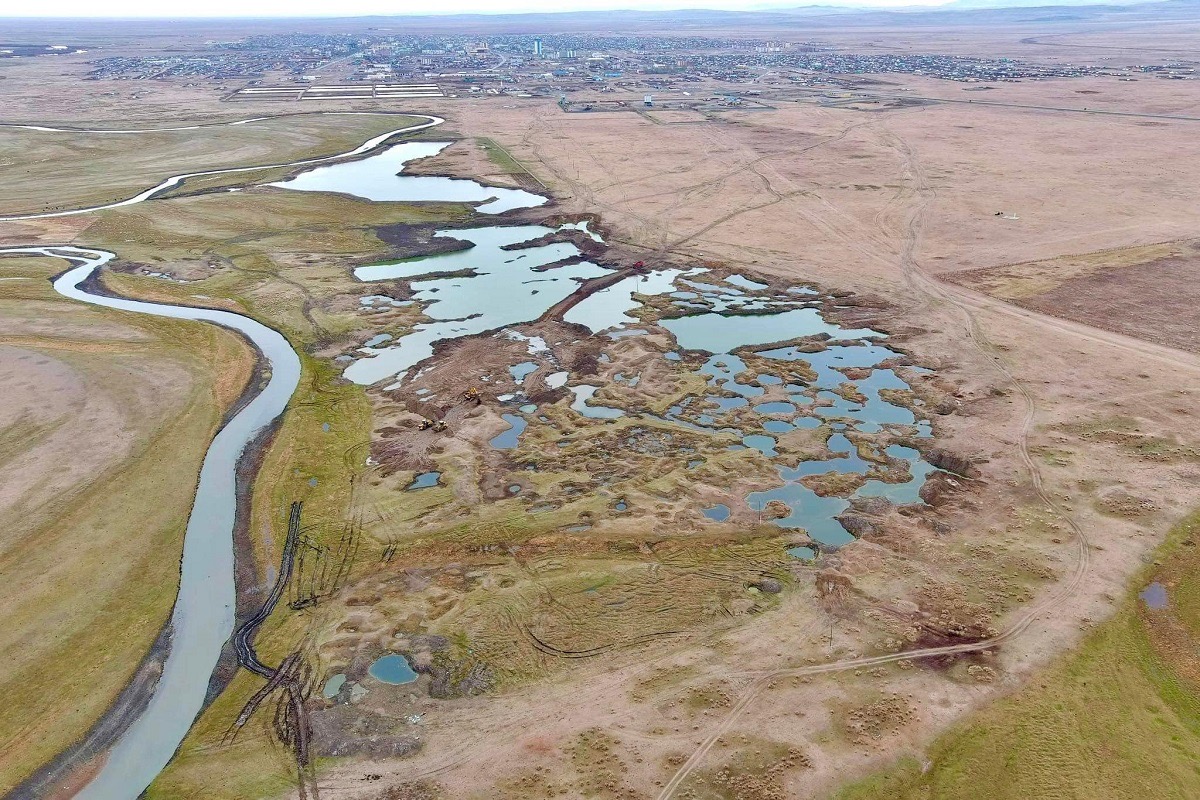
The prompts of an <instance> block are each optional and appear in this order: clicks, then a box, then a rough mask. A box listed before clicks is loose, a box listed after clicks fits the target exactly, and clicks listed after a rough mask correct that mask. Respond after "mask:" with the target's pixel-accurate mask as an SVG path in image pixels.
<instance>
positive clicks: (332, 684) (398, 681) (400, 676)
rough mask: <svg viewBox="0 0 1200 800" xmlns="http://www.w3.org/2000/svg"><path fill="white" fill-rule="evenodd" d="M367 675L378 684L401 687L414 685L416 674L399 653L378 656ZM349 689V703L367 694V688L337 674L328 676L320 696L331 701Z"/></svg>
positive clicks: (341, 673) (343, 675) (345, 676)
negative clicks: (408, 684) (344, 689)
mask: <svg viewBox="0 0 1200 800" xmlns="http://www.w3.org/2000/svg"><path fill="white" fill-rule="evenodd" d="M367 674H368V675H370V676H371V677H372V678H374V679H375V680H377V681H379V682H380V683H386V684H388V685H389V686H403V685H405V684H407V683H414V682H416V680H417V677H418V676H417V673H416V671H415V670H413V668H412V666H411V665H410V664H409V663H408V659H407V658H405V657H404V656H402V655H400V654H399V653H388V654H387V655H384V656H380V657H379V658H377V659H375V660H374V661H373V662H371V666H370V667H368V668H367ZM346 687H349V689H350V699H351V701H352V702H353V701H357V700H359V699H361V698H362V697H363V696H364V695H366V693H367V687H365V686H363V685H362V684H359V683H354V682H353V681H350V680H349V679H348V677H347V675H346V673H344V672H339V673H337V674H335V675H330V676H329V678H328V679H326V681H325V684H324V686H322V687H321V696H322V697H324V698H325V699H326V700H332V699H333V698H335V697H337V696H338V695H339V694H341V692H342V689H343V688H346Z"/></svg>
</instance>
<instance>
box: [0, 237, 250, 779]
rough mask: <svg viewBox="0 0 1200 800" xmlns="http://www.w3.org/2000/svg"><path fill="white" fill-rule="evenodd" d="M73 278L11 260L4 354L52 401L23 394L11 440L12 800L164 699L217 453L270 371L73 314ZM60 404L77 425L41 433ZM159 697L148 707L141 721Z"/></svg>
mask: <svg viewBox="0 0 1200 800" xmlns="http://www.w3.org/2000/svg"><path fill="white" fill-rule="evenodd" d="M62 268H63V262H62V261H61V260H59V259H49V258H36V257H30V256H23V257H21V258H19V259H18V258H13V257H5V258H0V271H2V272H3V275H4V276H5V278H6V280H4V281H2V282H0V318H2V319H3V320H4V326H3V327H4V334H3V335H2V336H0V346H2V347H4V348H7V349H9V352H13V353H21V352H23V353H25V354H26V355H25V360H24V361H17V362H15V363H17V364H20V365H22V366H21V369H22V370H27V371H28V373H29V375H30V376H34V375H36V377H34V378H32V379H33V380H35V381H36V383H35V384H33V385H35V386H40V387H42V392H39V393H30V394H28V396H26V393H25V392H24V391H23V390H22V389H20V388H18V387H20V386H21V385H22V379H19V378H16V377H14V378H13V380H12V381H11V382H7V385H8V386H9V388H10V391H12V394H10V395H8V398H9V404H8V406H7V409H8V410H9V413H13V414H17V420H18V421H19V422H18V426H17V427H16V428H7V429H6V430H8V431H13V432H18V433H20V432H21V431H22V429H23V433H24V435H23V436H21V438H18V439H15V440H8V441H9V442H10V444H8V445H7V446H6V447H5V449H4V457H5V458H4V460H5V463H6V465H7V467H8V469H10V470H14V471H15V472H14V476H20V477H14V479H13V480H11V481H8V482H6V488H5V496H6V497H5V500H6V502H5V504H4V509H5V510H6V511H8V512H10V513H16V514H19V515H20V518H21V519H20V522H19V523H18V522H17V521H16V520H15V519H13V518H10V517H7V516H3V517H0V519H5V520H6V522H5V525H4V529H5V530H7V531H9V532H10V533H9V534H8V535H6V536H5V538H4V539H3V546H2V547H0V572H2V573H3V574H4V575H5V576H6V578H5V587H6V589H5V592H4V596H3V598H0V607H2V608H4V609H5V611H4V617H5V620H6V624H5V626H4V631H3V633H0V643H2V644H3V647H4V649H5V652H8V653H9V654H10V656H11V658H10V661H9V665H10V666H9V668H8V669H6V671H5V674H4V675H3V676H0V689H3V691H5V692H6V694H7V696H10V697H20V698H22V700H21V702H19V703H8V704H5V705H4V706H3V708H0V787H2V790H0V791H3V792H7V791H10V790H11V789H12V788H13V787H15V786H16V785H17V784H18V783H20V782H21V781H23V780H25V779H27V778H28V777H29V776H31V775H32V774H33V772H34V770H36V769H37V768H39V767H41V766H43V765H44V764H45V763H46V762H47V761H48V760H49V759H51V758H52V757H53V756H54V755H55V754H56V753H58V752H59V751H61V750H63V749H65V748H67V747H68V746H69V745H71V744H72V742H73V741H74V740H76V739H77V738H78V737H80V736H81V735H82V734H83V732H85V731H87V730H89V728H91V727H92V726H93V725H94V724H95V723H96V722H97V720H100V719H101V718H102V717H103V716H104V715H105V711H106V709H108V708H110V706H111V705H112V704H113V703H114V702H115V701H116V698H117V697H118V696H119V695H120V694H122V692H123V691H124V690H125V688H126V687H127V686H128V685H131V684H136V685H138V686H141V687H143V689H145V688H147V687H152V684H153V681H154V679H155V677H156V675H157V668H156V666H155V662H156V661H157V659H156V658H155V656H154V654H157V653H159V651H161V650H162V645H163V641H162V640H161V637H160V631H161V630H162V628H163V625H164V624H165V623H166V621H167V618H168V617H169V615H170V611H171V607H172V604H173V602H174V597H175V586H176V585H177V583H178V569H179V568H178V564H179V557H180V553H181V552H182V547H183V544H182V543H183V530H184V525H185V522H186V518H187V514H188V510H189V509H190V507H191V503H192V496H193V494H194V491H195V483H196V475H197V473H198V472H199V468H200V462H201V460H202V458H203V453H204V449H205V447H206V446H207V443H208V442H209V441H211V439H212V437H213V434H214V433H215V432H216V430H217V428H218V426H219V425H220V422H221V418H222V415H223V414H224V412H225V410H226V409H227V408H229V407H231V406H232V405H233V404H235V403H236V399H237V397H238V395H239V394H240V393H241V392H243V391H244V389H245V387H246V386H247V384H248V383H249V380H250V375H251V365H252V362H253V353H252V351H250V350H249V349H248V348H246V347H245V345H244V344H243V342H242V341H241V340H240V339H239V338H238V337H237V336H236V335H235V334H232V333H230V332H228V331H225V330H223V329H219V328H213V327H212V326H205V325H197V324H193V323H188V322H178V321H167V320H161V319H153V318H148V317H145V316H142V315H134V314H129V313H124V312H120V311H113V310H106V309H100V308H96V307H88V306H85V305H83V304H80V303H77V302H75V301H71V300H67V299H65V298H63V297H61V296H60V295H58V294H56V293H55V292H54V290H53V289H52V288H51V286H50V282H49V280H50V278H51V276H52V275H54V274H57V273H59V272H61V271H62ZM10 363H12V362H10ZM25 365H29V366H25ZM55 374H58V375H62V376H63V378H64V379H65V380H66V381H67V383H65V384H62V385H56V383H55V381H54V378H53V377H52V376H53V375H55ZM47 381H49V382H48V383H47ZM59 405H63V406H64V408H63V411H64V412H66V410H67V409H68V408H70V409H72V411H71V412H70V416H68V417H63V418H61V419H57V420H56V419H54V417H53V416H51V417H49V418H48V419H46V421H45V422H42V423H38V422H36V419H37V416H38V415H39V414H42V413H46V412H47V411H51V412H52V410H53V409H54V408H56V407H57V406H59ZM22 409H25V410H22ZM39 409H40V410H39ZM30 415H32V416H30ZM20 420H24V421H23V422H20ZM29 434H33V435H32V436H30V435H29ZM44 470H52V473H51V475H50V476H48V477H47V476H43V477H37V476H40V475H41V473H42V471H44ZM34 481H45V482H44V483H40V484H39V483H35V482H34ZM22 486H26V488H21V487H22ZM14 493H15V494H14ZM2 513H3V511H0V514H2ZM47 609H54V616H53V617H52V618H48V617H47ZM47 624H49V625H51V626H52V627H53V629H54V631H55V634H56V635H54V636H46V635H45V631H46V626H47ZM155 642H157V644H154V643H155ZM148 650H149V651H150V652H151V654H152V655H151V656H150V657H148V658H146V654H147V651H148ZM139 663H140V664H141V666H139ZM134 676H140V677H138V678H136V679H135V677H134ZM145 697H146V694H145V692H141V691H134V692H132V694H131V695H130V696H129V697H128V698H126V702H124V704H123V705H124V707H125V708H127V709H128V708H135V707H137V706H139V705H141V704H142V703H143V702H144V699H145Z"/></svg>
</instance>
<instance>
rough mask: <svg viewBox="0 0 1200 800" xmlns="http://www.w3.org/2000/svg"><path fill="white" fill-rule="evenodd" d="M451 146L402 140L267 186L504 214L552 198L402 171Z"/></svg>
mask: <svg viewBox="0 0 1200 800" xmlns="http://www.w3.org/2000/svg"><path fill="white" fill-rule="evenodd" d="M450 145H451V142H402V143H401V144H396V145H392V146H391V147H388V148H386V149H384V150H382V151H381V152H379V153H377V154H376V155H373V156H368V157H367V158H364V159H362V160H360V161H347V162H343V163H341V164H331V165H329V166H326V167H317V168H315V169H311V170H309V171H308V172H302V173H300V174H299V175H297V176H296V177H294V178H290V179H288V180H285V181H278V182H275V183H270V184H268V185H269V186H278V187H280V188H282V189H293V190H295V191H300V192H337V193H339V194H352V195H354V196H355V197H363V198H366V199H367V200H377V201H401V202H410V203H412V202H445V203H470V204H472V205H475V204H479V205H476V207H475V210H476V211H478V212H479V213H481V214H500V213H503V212H505V211H511V210H512V209H515V208H533V207H535V206H540V205H544V204H545V203H546V202H547V198H545V197H542V196H541V195H537V194H533V193H532V192H527V191H525V190H524V189H504V188H498V187H495V186H484V185H483V184H481V183H477V182H476V181H472V180H466V179H463V178H440V177H433V176H427V175H402V174H400V171H401V170H403V169H404V165H405V164H408V163H409V162H411V161H416V160H418V159H421V158H428V157H430V156H435V155H437V154H438V153H440V152H442V151H443V150H445V149H446V148H447V147H449V146H450ZM485 201H486V202H485Z"/></svg>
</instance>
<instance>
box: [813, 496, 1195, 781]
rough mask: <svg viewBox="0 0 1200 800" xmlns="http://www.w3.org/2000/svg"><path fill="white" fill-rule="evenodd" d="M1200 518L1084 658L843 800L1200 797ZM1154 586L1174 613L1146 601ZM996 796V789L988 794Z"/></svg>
mask: <svg viewBox="0 0 1200 800" xmlns="http://www.w3.org/2000/svg"><path fill="white" fill-rule="evenodd" d="M1198 533H1200V513H1196V514H1193V515H1192V516H1190V517H1188V518H1187V519H1185V520H1184V521H1182V522H1181V523H1179V524H1178V525H1177V526H1176V527H1175V528H1174V529H1173V530H1172V531H1171V533H1170V535H1169V537H1168V540H1167V542H1166V543H1165V544H1164V545H1163V546H1162V547H1161V548H1160V549H1159V551H1158V561H1157V562H1155V564H1154V565H1153V566H1151V567H1148V568H1147V569H1145V570H1143V571H1142V572H1141V573H1139V575H1138V576H1137V577H1136V578H1135V580H1134V582H1133V588H1132V589H1131V590H1130V592H1129V594H1128V596H1127V597H1126V598H1125V600H1124V602H1123V603H1122V605H1121V607H1120V608H1119V609H1118V611H1117V613H1116V615H1115V616H1114V617H1113V618H1112V619H1111V620H1109V621H1107V622H1105V623H1104V624H1103V625H1101V626H1100V627H1099V628H1098V629H1096V630H1095V631H1094V632H1092V633H1091V634H1090V635H1089V636H1088V637H1087V638H1086V639H1085V640H1084V642H1083V645H1082V646H1081V648H1080V649H1079V651H1078V652H1076V653H1073V654H1071V655H1068V656H1066V657H1064V658H1062V659H1060V660H1059V661H1058V662H1057V663H1056V664H1055V665H1053V666H1051V667H1050V668H1048V669H1047V670H1046V671H1044V672H1043V673H1042V674H1041V675H1039V676H1037V677H1035V678H1034V679H1033V681H1032V683H1031V684H1030V685H1029V686H1027V687H1026V688H1024V689H1022V690H1021V691H1019V692H1018V693H1017V694H1015V695H1013V696H1012V697H1009V698H1006V699H1004V700H1001V701H999V702H997V703H995V704H993V705H992V706H990V707H989V708H987V709H985V710H984V711H982V712H981V713H979V714H978V715H976V716H974V717H972V718H971V719H970V720H969V721H968V722H967V723H965V724H963V725H960V726H958V727H957V728H955V729H953V730H952V731H950V732H949V733H947V734H946V735H944V736H942V737H941V738H940V739H938V740H937V741H936V742H935V743H934V744H933V746H932V747H931V748H930V750H929V754H928V757H929V762H930V763H929V765H928V767H927V768H926V769H924V770H922V768H921V765H919V764H918V763H917V762H916V761H915V760H913V759H905V760H903V761H900V762H899V763H898V764H896V765H895V766H894V767H893V768H892V769H890V770H889V771H887V772H886V773H883V774H880V775H874V776H871V777H869V778H867V779H865V780H862V781H859V782H857V783H855V784H853V785H851V786H849V787H846V788H845V789H843V790H842V791H840V792H839V793H838V794H837V795H836V796H837V798H838V800H876V799H878V800H882V799H883V798H887V800H927V799H928V798H938V800H954V799H955V798H963V799H964V800H966V799H967V798H978V797H980V796H987V797H989V798H995V800H1009V799H1010V798H1011V800H1028V799H1029V798H1040V797H1068V798H1137V799H1138V800H1141V798H1147V797H1153V798H1161V799H1164V800H1169V799H1173V798H1177V799H1178V800H1184V799H1185V798H1194V797H1200V695H1198V694H1197V689H1200V681H1198V680H1197V679H1198V678H1200V669H1198V666H1200V658H1198V657H1197V649H1196V645H1197V634H1198V633H1200V577H1198V576H1200V548H1197V546H1196V539H1197V534H1198ZM1151 581H1157V582H1159V583H1161V584H1162V585H1163V586H1164V587H1165V588H1166V590H1167V596H1168V606H1167V608H1165V609H1158V610H1155V609H1150V608H1148V607H1147V606H1146V604H1145V603H1144V602H1143V601H1142V600H1140V599H1139V598H1138V592H1139V591H1141V590H1142V589H1143V588H1144V587H1145V586H1146V585H1147V584H1148V583H1150V582H1151ZM985 787H986V788H985Z"/></svg>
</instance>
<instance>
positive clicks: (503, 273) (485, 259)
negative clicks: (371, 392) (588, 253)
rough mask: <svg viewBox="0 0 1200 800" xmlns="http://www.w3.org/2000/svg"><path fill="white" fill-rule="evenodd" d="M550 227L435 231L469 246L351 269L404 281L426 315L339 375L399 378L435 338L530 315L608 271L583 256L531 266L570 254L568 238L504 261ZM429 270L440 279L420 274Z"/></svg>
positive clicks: (365, 276)
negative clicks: (549, 266)
mask: <svg viewBox="0 0 1200 800" xmlns="http://www.w3.org/2000/svg"><path fill="white" fill-rule="evenodd" d="M555 230H556V229H555V228H547V227H543V226H541V225H520V226H514V227H488V228H474V229H470V230H457V231H439V232H438V233H437V235H438V236H447V237H453V238H456V239H462V240H465V241H468V242H470V243H471V244H473V245H474V247H471V248H470V249H468V250H459V251H457V252H454V253H441V254H438V255H433V256H429V257H427V258H418V259H411V260H407V261H399V262H393V263H386V264H372V265H369V266H364V267H359V268H357V269H356V270H354V275H355V277H357V278H358V279H359V280H363V281H379V280H389V279H395V278H404V279H408V280H409V281H410V287H411V289H412V293H413V297H414V298H415V299H416V300H417V301H418V302H419V303H420V304H421V305H422V308H423V311H424V313H425V316H427V317H429V318H431V319H432V320H433V321H432V322H421V323H418V324H417V325H415V326H414V327H413V330H412V331H411V332H410V333H408V334H406V335H403V336H400V337H398V338H397V339H396V340H394V341H393V342H389V343H388V346H386V347H378V348H367V349H366V350H365V352H366V353H367V354H368V356H367V357H366V358H360V359H358V360H357V361H355V362H354V363H353V364H351V365H350V366H349V367H347V368H346V371H345V373H344V374H345V376H346V377H347V378H349V379H350V380H352V381H354V382H355V383H359V384H372V383H378V382H379V381H383V380H386V379H388V378H392V377H394V376H395V377H397V378H398V379H399V380H402V379H403V377H404V373H406V372H407V371H408V370H409V369H411V368H412V367H413V366H415V365H416V364H418V363H419V362H421V361H424V360H425V359H427V358H429V357H430V356H432V355H433V346H434V345H435V344H436V343H438V342H440V341H444V340H447V339H458V338H461V337H464V336H474V335H476V334H480V333H484V332H486V331H491V330H496V329H498V328H504V327H507V326H510V325H519V324H521V323H525V322H531V321H533V320H536V319H537V318H538V317H540V316H541V315H542V314H544V313H545V312H546V310H547V309H549V308H550V307H551V306H553V305H554V304H555V303H557V302H559V301H560V300H562V299H564V298H565V297H567V296H569V295H570V294H571V293H572V292H574V291H575V290H576V289H577V288H578V287H579V284H580V283H581V282H582V281H585V280H588V279H590V278H596V277H599V276H601V275H605V274H607V273H608V272H609V270H608V269H606V268H604V267H601V266H599V265H597V264H593V263H591V262H589V261H584V262H581V263H578V264H570V265H568V266H559V267H554V268H553V269H549V270H547V271H544V272H542V271H538V268H539V267H544V266H545V265H547V264H552V263H554V262H556V261H561V260H563V259H565V258H570V257H572V256H578V255H579V248H577V247H576V246H575V245H573V244H571V243H570V242H556V243H552V244H547V245H542V246H540V247H531V248H528V249H523V250H521V251H520V252H521V253H522V254H523V255H525V256H526V257H525V258H522V259H519V260H516V261H513V260H512V252H513V251H509V250H503V249H501V248H503V247H504V246H505V245H512V244H519V243H523V242H528V241H531V240H533V239H537V238H539V237H541V236H545V235H546V234H549V233H554V231H555ZM436 275H441V276H443V277H425V278H422V277H420V276H436Z"/></svg>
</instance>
